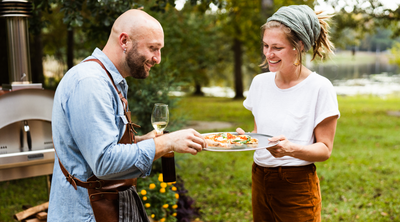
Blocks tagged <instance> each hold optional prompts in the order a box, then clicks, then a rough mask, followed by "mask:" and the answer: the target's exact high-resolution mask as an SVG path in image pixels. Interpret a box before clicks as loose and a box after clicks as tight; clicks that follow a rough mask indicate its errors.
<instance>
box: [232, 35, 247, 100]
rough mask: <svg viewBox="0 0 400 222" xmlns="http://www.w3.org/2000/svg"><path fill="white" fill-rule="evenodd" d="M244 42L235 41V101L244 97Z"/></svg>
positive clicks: (235, 39)
mask: <svg viewBox="0 0 400 222" xmlns="http://www.w3.org/2000/svg"><path fill="white" fill-rule="evenodd" d="M242 44H243V43H242V41H241V40H239V39H238V38H234V40H233V54H234V63H235V64H234V74H235V99H242V98H244V96H243V79H242V63H243V60H242V55H243V51H242Z"/></svg>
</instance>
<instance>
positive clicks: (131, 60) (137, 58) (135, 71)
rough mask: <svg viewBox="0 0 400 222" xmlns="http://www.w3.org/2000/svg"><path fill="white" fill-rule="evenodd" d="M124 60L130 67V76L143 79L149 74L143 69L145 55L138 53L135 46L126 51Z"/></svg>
mask: <svg viewBox="0 0 400 222" xmlns="http://www.w3.org/2000/svg"><path fill="white" fill-rule="evenodd" d="M125 61H126V64H127V65H128V66H129V68H130V71H131V72H130V76H132V77H133V78H136V79H145V78H147V76H149V71H147V70H146V69H145V63H146V57H145V56H143V55H140V54H139V52H138V51H137V47H136V46H134V47H133V48H132V49H131V50H129V51H127V56H126V60H125ZM148 63H150V62H148Z"/></svg>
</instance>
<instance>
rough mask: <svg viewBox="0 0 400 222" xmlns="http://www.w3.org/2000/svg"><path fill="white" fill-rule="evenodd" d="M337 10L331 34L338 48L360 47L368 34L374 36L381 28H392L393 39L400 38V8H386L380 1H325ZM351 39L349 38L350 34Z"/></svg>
mask: <svg viewBox="0 0 400 222" xmlns="http://www.w3.org/2000/svg"><path fill="white" fill-rule="evenodd" d="M324 1H325V2H326V3H327V4H328V5H331V6H332V7H333V8H334V10H335V14H336V15H335V16H334V17H333V22H332V23H333V24H334V29H333V31H332V33H331V36H332V40H333V42H334V43H335V45H336V46H338V47H342V48H344V47H345V46H346V45H359V44H360V43H361V40H363V39H364V38H365V36H366V34H374V33H376V32H377V30H381V29H379V28H390V29H391V30H392V31H393V32H392V33H393V34H392V38H395V37H398V36H400V26H399V22H400V6H398V7H397V8H396V9H389V8H385V7H384V5H383V4H382V2H381V1H379V0H357V1H356V2H354V1H352V2H350V1H344V3H345V5H343V4H342V3H343V2H341V4H339V2H338V1H333V0H324ZM349 32H350V33H351V37H348V36H349V35H348V33H349Z"/></svg>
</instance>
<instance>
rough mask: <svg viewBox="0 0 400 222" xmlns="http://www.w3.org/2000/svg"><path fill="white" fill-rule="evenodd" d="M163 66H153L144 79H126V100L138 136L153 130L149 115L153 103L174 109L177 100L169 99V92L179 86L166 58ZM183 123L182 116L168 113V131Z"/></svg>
mask: <svg viewBox="0 0 400 222" xmlns="http://www.w3.org/2000/svg"><path fill="white" fill-rule="evenodd" d="M164 60H166V61H164V62H163V65H162V66H161V65H159V66H155V67H153V68H152V70H151V71H150V72H151V73H150V76H149V77H148V78H146V79H134V78H132V77H129V78H127V82H128V84H129V87H130V88H129V90H128V100H129V108H130V110H131V113H132V117H133V122H135V123H137V124H138V125H140V126H141V127H140V128H139V129H136V131H138V133H139V134H145V133H148V132H150V131H152V130H153V126H152V125H151V121H150V119H151V113H152V111H153V106H154V104H155V103H165V104H167V105H168V107H169V109H170V110H171V109H174V108H175V106H176V102H177V100H178V98H174V97H170V96H169V95H168V93H169V91H170V90H171V88H172V87H173V86H175V85H176V84H179V82H176V81H175V70H174V69H173V67H171V66H170V63H169V60H168V58H165V59H164ZM184 122H185V119H184V116H177V115H176V113H174V112H171V111H170V123H169V124H168V126H167V130H168V131H174V130H176V129H178V128H180V127H181V126H182V125H183V124H184Z"/></svg>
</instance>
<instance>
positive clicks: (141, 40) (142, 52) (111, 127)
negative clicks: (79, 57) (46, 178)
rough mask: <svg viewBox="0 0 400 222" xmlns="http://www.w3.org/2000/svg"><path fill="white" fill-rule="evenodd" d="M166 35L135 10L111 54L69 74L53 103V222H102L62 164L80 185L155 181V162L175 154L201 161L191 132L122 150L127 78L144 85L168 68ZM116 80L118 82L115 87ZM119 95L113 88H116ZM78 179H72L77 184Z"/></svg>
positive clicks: (119, 28) (117, 32)
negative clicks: (160, 67) (162, 66)
mask: <svg viewBox="0 0 400 222" xmlns="http://www.w3.org/2000/svg"><path fill="white" fill-rule="evenodd" d="M163 46H164V34H163V29H162V27H161V25H160V23H159V22H158V21H157V20H156V19H154V18H153V17H151V16H150V15H148V14H147V13H145V12H143V11H141V10H129V11H127V12H125V13H123V14H122V15H121V16H120V17H119V18H118V19H117V20H116V21H115V23H114V25H113V27H112V30H111V34H110V37H109V39H108V42H107V44H106V46H105V47H104V49H103V50H102V51H101V50H99V49H95V50H94V52H93V54H92V55H91V56H89V57H88V58H87V59H85V60H88V59H98V60H99V61H100V62H101V63H102V64H103V65H104V68H105V69H106V70H107V71H108V72H109V74H110V76H111V77H109V76H108V74H107V72H106V71H105V69H103V68H102V67H101V65H100V64H99V63H98V62H94V61H86V62H85V61H84V62H82V63H80V64H78V65H77V66H75V67H73V68H72V69H70V70H69V71H68V72H67V73H66V74H65V76H64V77H63V79H62V80H61V82H60V84H59V86H58V88H57V90H56V93H55V97H54V105H53V119H52V133H53V142H54V146H55V148H56V151H57V155H58V158H59V159H58V158H56V160H55V165H54V171H53V179H52V185H51V193H50V205H49V215H48V221H95V219H94V215H93V210H92V208H91V205H90V202H89V196H88V190H87V189H86V188H84V187H80V186H79V185H78V186H77V187H76V189H77V190H75V186H74V185H73V183H72V182H71V180H68V181H67V180H66V176H65V174H64V173H65V172H64V173H63V172H62V170H61V167H60V165H59V160H60V162H61V163H62V164H63V165H64V167H65V170H66V171H68V173H69V174H70V175H72V176H73V178H76V179H79V180H80V181H87V180H88V178H90V177H92V176H93V175H94V176H96V177H97V178H99V179H102V180H122V179H129V178H138V177H142V176H148V175H149V174H150V169H151V165H152V162H153V161H154V160H156V159H158V158H160V157H161V156H163V155H164V154H166V153H168V152H171V151H174V152H178V153H191V154H193V155H195V154H196V153H197V152H199V151H201V150H202V148H203V147H205V146H206V144H205V141H204V138H203V137H202V136H201V135H200V134H199V133H198V132H197V131H195V130H193V129H187V130H181V131H177V132H172V133H169V134H166V135H162V136H158V137H155V135H156V134H155V131H152V132H150V133H148V134H146V135H144V136H136V143H134V144H118V141H119V140H120V139H121V137H122V135H123V134H124V131H125V125H126V124H127V122H128V120H127V118H126V116H125V115H124V105H123V104H122V102H121V99H120V97H119V95H118V91H120V92H122V95H123V97H125V98H126V96H127V84H126V81H125V79H124V78H126V77H128V76H132V77H134V78H139V79H143V78H146V77H147V76H148V75H149V71H150V69H151V67H152V66H153V65H155V64H159V63H160V62H161V48H163ZM111 78H112V81H113V82H111ZM113 84H115V86H116V87H117V88H118V91H117V90H116V89H115V88H114V85H113ZM72 176H71V177H72Z"/></svg>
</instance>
